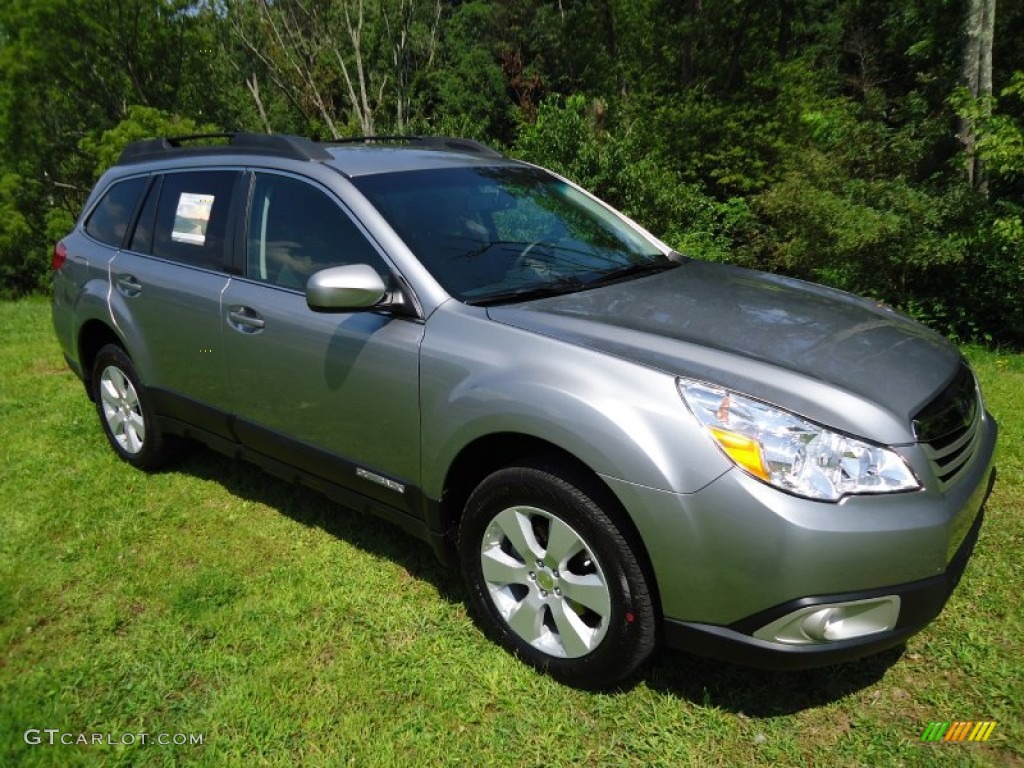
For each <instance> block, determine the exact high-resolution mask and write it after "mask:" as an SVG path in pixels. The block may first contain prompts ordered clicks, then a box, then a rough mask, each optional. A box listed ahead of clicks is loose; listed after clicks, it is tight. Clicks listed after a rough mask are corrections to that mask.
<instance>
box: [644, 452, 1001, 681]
mask: <svg viewBox="0 0 1024 768" xmlns="http://www.w3.org/2000/svg"><path fill="white" fill-rule="evenodd" d="M995 476H996V473H995V470H994V469H993V470H992V471H991V472H990V474H989V480H988V483H987V485H986V492H985V495H984V498H983V500H982V506H981V508H980V509H979V510H978V513H977V516H976V517H975V519H974V523H973V525H972V526H971V528H970V530H969V531H968V533H967V536H966V538H965V539H964V541H963V543H962V544H961V545H960V548H959V549H958V550H957V552H956V554H955V555H954V557H953V559H952V560H951V561H950V563H949V567H948V568H947V569H946V571H945V572H944V573H942V574H940V575H938V576H934V577H932V578H929V579H922V580H920V581H915V582H911V583H909V584H900V585H896V586H892V587H885V588H881V589H871V590H866V591H862V592H847V593H843V594H836V595H822V596H818V597H804V598H800V599H797V600H791V601H789V602H786V603H783V604H781V605H777V606H775V607H773V608H770V609H768V610H766V611H761V612H760V613H757V614H755V615H753V616H749V617H747V618H745V619H741V620H740V621H737V622H734V623H733V624H731V625H729V626H727V627H723V626H716V625H713V624H701V623H698V622H689V621H677V620H674V619H666V620H665V626H664V630H665V643H666V645H668V646H669V647H671V648H677V649H680V650H684V651H688V652H691V653H694V654H697V655H699V656H705V657H707V658H713V659H720V660H722V661H728V662H732V663H736V664H743V665H746V666H751V667H758V668H761V669H780V670H792V669H808V668H812V667H820V666H825V665H828V664H838V663H841V662H845V661H852V660H854V659H858V658H861V657H863V656H869V655H871V654H873V653H878V652H879V651H883V650H885V649H886V648H891V647H893V646H895V645H899V644H900V643H902V642H903V641H905V640H906V639H907V638H909V637H910V636H911V635H914V634H916V633H917V632H919V631H920V630H922V629H923V628H924V627H925V626H927V625H928V624H929V623H930V622H931V621H932V619H934V618H935V617H936V616H938V615H939V613H940V612H941V611H942V608H943V606H945V604H946V601H947V600H949V597H950V595H951V594H952V593H953V590H954V589H955V588H956V586H957V584H959V583H960V578H961V576H963V572H964V569H965V568H966V567H967V561H968V560H969V559H970V557H971V553H972V552H973V551H974V545H975V543H976V542H977V540H978V534H979V532H980V531H981V524H982V520H983V519H984V516H985V513H984V501H985V500H987V498H988V495H989V493H991V491H992V486H993V485H994V482H995ZM889 596H895V597H898V598H899V604H900V611H899V618H898V619H897V621H896V626H895V627H893V628H892V629H891V630H889V631H886V632H876V633H873V634H869V635H864V636H862V637H858V638H854V639H850V640H840V641H836V642H830V643H820V644H807V645H793V644H788V643H774V642H769V641H766V640H761V639H759V638H756V637H754V633H755V632H757V631H758V630H759V629H760V628H762V627H764V626H766V625H769V624H771V623H772V622H773V621H776V620H778V619H780V618H781V617H784V616H787V615H789V614H792V613H794V612H797V611H799V610H800V609H803V608H806V607H808V606H815V605H821V606H826V605H830V604H836V603H850V602H855V601H861V600H871V599H872V598H883V597H889Z"/></svg>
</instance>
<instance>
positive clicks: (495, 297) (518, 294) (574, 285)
mask: <svg viewBox="0 0 1024 768" xmlns="http://www.w3.org/2000/svg"><path fill="white" fill-rule="evenodd" d="M585 287H587V286H586V284H585V283H583V282H582V281H580V280H578V279H576V278H563V279H561V280H556V281H554V282H550V283H544V284H542V285H532V286H529V287H525V288H511V289H509V290H507V291H496V292H495V293H489V294H487V295H486V296H481V297H480V298H479V299H465V302H466V303H467V304H472V305H473V306H475V307H489V306H491V305H492V304H510V303H514V302H517V301H529V300H530V299H544V298H547V297H549V296H561V295H562V294H563V293H572V292H573V291H579V290H582V289H583V288H585Z"/></svg>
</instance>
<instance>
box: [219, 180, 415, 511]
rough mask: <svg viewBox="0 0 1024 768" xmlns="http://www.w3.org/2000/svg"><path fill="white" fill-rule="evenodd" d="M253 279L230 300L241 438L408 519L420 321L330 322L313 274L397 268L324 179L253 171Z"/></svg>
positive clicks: (249, 275) (366, 318) (230, 359)
mask: <svg viewBox="0 0 1024 768" xmlns="http://www.w3.org/2000/svg"><path fill="white" fill-rule="evenodd" d="M244 230H245V232H246V234H245V236H244V246H243V250H244V252H245V257H244V262H245V265H244V272H245V275H244V277H238V278H235V279H233V280H232V281H231V282H230V284H229V285H228V287H227V289H226V290H225V292H224V296H223V302H222V312H223V316H224V321H223V327H224V337H223V341H222V346H223V349H224V359H225V361H226V362H227V367H228V371H229V381H230V385H231V390H232V402H233V405H234V409H235V412H236V413H237V414H238V417H239V419H238V422H237V424H236V425H235V429H236V431H237V434H238V436H239V437H240V439H241V440H242V442H244V443H245V444H246V445H248V446H249V447H250V448H252V449H254V450H256V451H258V452H260V453H262V454H264V455H268V456H272V457H275V458H278V459H280V460H282V461H285V462H287V463H289V464H293V465H298V466H301V467H302V468H303V469H304V470H306V471H309V472H312V473H313V474H315V475H318V476H320V477H323V478H325V479H327V480H330V481H331V482H335V483H338V484H341V485H344V486H347V487H350V488H354V489H355V490H357V491H359V492H361V493H363V494H364V495H367V496H370V497H373V498H377V499H379V500H381V501H384V502H385V503H388V504H390V505H392V506H395V507H398V508H400V509H405V510H406V511H413V509H414V507H415V503H414V502H415V500H414V499H412V498H411V496H412V494H411V493H409V492H408V486H409V485H410V484H411V483H414V482H416V481H417V477H418V473H419V445H420V441H419V347H420V342H421V341H422V339H423V328H424V326H423V323H422V322H421V321H420V320H419V319H417V318H408V317H399V316H396V315H394V314H391V313H388V312H378V311H362V312H342V313H331V314H321V313H317V312H313V311H312V310H310V309H309V307H308V306H307V305H306V299H305V293H304V288H305V284H306V280H307V279H308V278H309V276H310V275H311V274H313V272H315V271H317V270H320V269H324V268H326V267H330V266H338V265H342V264H357V263H361V264H369V265H370V266H372V267H373V268H374V269H376V270H377V271H378V273H379V274H381V276H382V277H384V278H385V282H388V281H389V279H390V278H391V268H390V267H389V266H388V264H387V263H386V261H385V259H384V258H383V256H382V254H381V253H380V252H379V250H378V249H377V247H376V245H375V244H374V243H373V242H372V241H371V239H370V238H369V237H368V236H367V233H366V232H365V231H364V230H363V228H362V227H361V226H360V225H359V224H358V223H357V222H356V221H355V220H354V218H353V217H352V216H351V215H350V214H349V212H348V211H347V209H345V208H344V206H343V205H342V204H341V202H340V201H339V200H338V199H337V198H336V197H335V196H334V195H333V194H332V193H330V192H329V191H328V190H327V189H325V188H324V187H321V186H320V185H318V184H316V183H315V182H313V181H311V180H308V179H304V178H300V177H297V176H292V175H288V174H282V173H272V172H256V173H255V174H254V177H253V185H252V194H251V203H250V207H249V213H248V217H247V220H246V226H245V227H244Z"/></svg>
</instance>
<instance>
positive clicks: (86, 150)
mask: <svg viewBox="0 0 1024 768" xmlns="http://www.w3.org/2000/svg"><path fill="white" fill-rule="evenodd" d="M218 130H219V129H218V127H217V126H215V125H211V124H209V123H207V124H202V125H200V124H197V123H196V122H195V121H194V120H192V119H191V118H188V117H181V116H180V115H173V114H169V113H167V112H164V111H162V110H159V109H155V108H153V107H143V106H140V105H137V104H135V105H132V106H130V107H128V109H127V110H126V111H125V117H124V119H123V120H121V121H120V122H119V123H118V124H117V125H115V126H114V127H112V128H109V129H107V130H105V131H102V132H100V133H98V134H97V133H96V132H91V133H90V134H88V135H86V136H84V137H83V138H82V139H81V141H79V142H78V148H79V150H81V158H82V160H83V162H84V163H85V164H86V166H87V167H89V168H92V169H93V176H94V177H97V178H98V177H99V175H100V174H101V173H102V172H103V171H105V170H106V169H107V168H109V167H110V166H112V165H114V163H116V162H117V158H118V157H119V156H120V155H121V151H122V150H123V149H124V148H125V147H126V146H128V144H130V143H131V142H133V141H138V140H140V139H149V138H153V137H154V136H183V135H189V134H197V133H215V132H217V131H218Z"/></svg>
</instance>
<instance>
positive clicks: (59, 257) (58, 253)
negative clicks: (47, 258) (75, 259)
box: [53, 240, 68, 272]
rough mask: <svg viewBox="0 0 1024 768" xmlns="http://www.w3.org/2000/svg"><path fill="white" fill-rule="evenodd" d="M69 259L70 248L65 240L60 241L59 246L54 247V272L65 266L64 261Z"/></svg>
mask: <svg viewBox="0 0 1024 768" xmlns="http://www.w3.org/2000/svg"><path fill="white" fill-rule="evenodd" d="M67 257H68V247H67V246H66V245H64V241H63V240H58V241H57V244H56V245H55V246H53V271H54V272H56V271H57V270H58V269H60V268H61V267H63V266H64V260H65V259H67Z"/></svg>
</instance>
